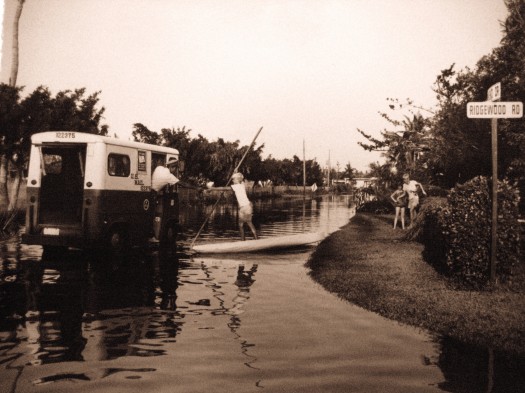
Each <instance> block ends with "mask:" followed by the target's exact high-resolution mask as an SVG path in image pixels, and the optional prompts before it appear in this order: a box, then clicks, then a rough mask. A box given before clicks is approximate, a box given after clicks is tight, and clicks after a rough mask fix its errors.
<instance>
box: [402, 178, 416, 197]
mask: <svg viewBox="0 0 525 393" xmlns="http://www.w3.org/2000/svg"><path fill="white" fill-rule="evenodd" d="M417 185H418V182H417V181H415V180H409V182H408V184H407V183H404V184H403V191H406V192H407V193H408V199H413V198H416V197H418V195H417Z"/></svg>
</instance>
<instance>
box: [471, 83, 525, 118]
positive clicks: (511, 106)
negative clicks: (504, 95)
mask: <svg viewBox="0 0 525 393" xmlns="http://www.w3.org/2000/svg"><path fill="white" fill-rule="evenodd" d="M500 90H501V89H500ZM467 117H469V118H471V119H517V118H520V117H523V102H520V101H513V102H487V101H485V102H469V103H468V104H467Z"/></svg>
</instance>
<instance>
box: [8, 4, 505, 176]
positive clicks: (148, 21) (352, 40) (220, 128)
mask: <svg viewBox="0 0 525 393" xmlns="http://www.w3.org/2000/svg"><path fill="white" fill-rule="evenodd" d="M3 4H4V7H3V10H2V11H0V13H2V12H3V14H4V29H3V31H4V34H3V41H4V42H3V45H2V48H3V50H2V53H3V56H2V62H1V64H2V70H1V74H0V78H1V79H0V81H2V82H5V83H7V81H8V79H9V70H10V62H11V28H12V21H13V15H14V9H15V7H16V0H5V1H4V2H3ZM506 14H507V11H506V8H505V6H504V3H503V0H224V1H221V0H200V1H195V0H26V2H25V5H24V9H23V13H22V17H21V20H20V67H19V73H18V83H17V84H18V85H22V86H25V90H24V93H23V94H24V95H27V94H29V93H30V92H32V91H33V90H34V89H35V88H36V87H37V86H39V85H44V86H47V87H49V88H50V90H51V92H52V93H53V94H56V93H57V92H58V91H60V90H65V89H75V88H80V87H86V88H87V91H88V93H92V92H95V91H99V90H100V91H101V96H100V105H101V106H104V107H105V108H106V112H105V119H104V121H103V123H104V124H108V125H109V127H110V132H111V134H113V133H115V134H117V135H118V136H119V137H120V138H121V139H128V138H131V131H132V126H133V124H134V123H137V122H140V123H143V124H144V125H146V126H147V127H148V128H149V129H150V130H153V131H159V130H160V129H161V128H172V127H174V128H177V127H182V126H186V128H190V129H192V132H191V134H190V136H192V137H197V135H198V134H202V135H203V136H205V137H206V138H208V139H209V140H216V138H217V137H223V138H225V139H226V140H229V141H234V140H240V142H241V143H242V144H249V143H250V142H251V140H252V138H253V136H254V135H255V133H256V132H257V130H258V129H259V127H261V126H262V127H264V128H263V132H262V133H261V134H260V136H259V139H258V141H257V142H258V144H261V143H264V144H265V149H264V153H263V158H266V157H267V156H268V155H272V156H273V157H276V158H292V156H293V155H294V154H295V155H297V156H299V157H300V158H302V149H303V139H304V141H305V144H306V158H307V159H313V158H316V159H317V160H318V161H319V163H320V164H321V165H323V166H324V165H326V162H327V160H328V155H329V152H330V156H331V163H332V166H335V165H336V163H337V162H339V164H340V167H341V169H342V168H343V167H344V166H345V165H346V164H347V163H348V162H350V163H351V165H352V166H353V167H355V168H358V169H360V170H365V169H367V168H368V164H369V163H370V162H373V161H377V160H378V159H380V158H379V155H378V154H372V153H369V152H366V151H364V150H363V149H362V148H361V147H360V146H358V145H357V141H364V139H363V137H362V136H361V135H359V134H358V133H357V131H356V129H357V128H360V129H363V130H364V131H366V132H367V133H371V134H374V135H376V136H378V135H379V132H380V131H381V130H383V129H384V128H385V127H386V128H388V129H391V127H390V125H389V124H388V123H386V122H385V121H384V120H383V119H382V118H381V117H380V116H379V114H378V111H386V110H387V102H386V98H387V97H393V98H400V99H403V100H404V99H406V98H411V99H413V100H414V101H415V102H416V103H418V104H421V105H425V106H433V105H434V104H435V97H434V96H435V95H434V93H433V92H432V90H431V88H432V85H433V83H434V81H435V79H436V76H437V75H438V74H439V72H440V70H442V69H445V68H448V67H449V66H450V65H451V64H452V63H456V65H457V68H458V69H462V68H464V67H466V66H469V67H471V68H472V67H474V66H475V64H476V62H477V61H478V60H479V59H480V58H481V57H482V56H483V55H486V54H488V53H490V51H491V49H492V48H494V47H496V46H498V45H499V42H500V40H501V38H502V33H501V26H500V23H499V22H500V21H503V20H504V19H505V17H506ZM399 117H400V118H401V117H402V116H401V114H400V115H399Z"/></svg>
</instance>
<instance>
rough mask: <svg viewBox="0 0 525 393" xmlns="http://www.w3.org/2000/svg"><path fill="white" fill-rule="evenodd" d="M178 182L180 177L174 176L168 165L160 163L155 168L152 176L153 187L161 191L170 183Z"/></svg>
mask: <svg viewBox="0 0 525 393" xmlns="http://www.w3.org/2000/svg"><path fill="white" fill-rule="evenodd" d="M178 182H179V179H177V178H176V177H175V176H173V174H172V173H171V172H170V170H169V169H168V168H167V167H165V166H162V165H160V166H158V167H156V168H155V170H154V171H153V175H152V176H151V189H152V190H154V191H157V192H159V191H160V190H162V189H163V188H164V187H165V186H167V185H168V184H171V185H173V184H177V183H178Z"/></svg>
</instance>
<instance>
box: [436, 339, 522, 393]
mask: <svg viewBox="0 0 525 393" xmlns="http://www.w3.org/2000/svg"><path fill="white" fill-rule="evenodd" d="M437 342H438V344H439V350H440V351H439V355H438V358H437V360H436V361H435V364H436V365H437V366H438V367H439V368H440V369H441V371H442V372H443V375H444V377H445V381H444V382H442V383H440V384H439V387H440V388H441V389H443V390H444V391H447V392H455V393H495V392H505V393H514V392H515V393H518V392H523V391H524V387H525V373H524V371H525V357H517V356H512V355H511V354H508V353H502V352H498V351H494V350H493V349H491V348H480V347H475V346H472V345H467V344H465V343H462V342H459V341H457V340H454V339H452V338H450V337H444V338H439V339H438V340H437Z"/></svg>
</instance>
